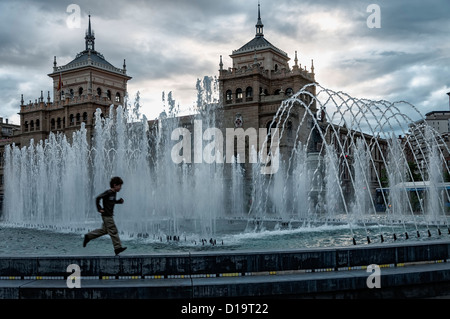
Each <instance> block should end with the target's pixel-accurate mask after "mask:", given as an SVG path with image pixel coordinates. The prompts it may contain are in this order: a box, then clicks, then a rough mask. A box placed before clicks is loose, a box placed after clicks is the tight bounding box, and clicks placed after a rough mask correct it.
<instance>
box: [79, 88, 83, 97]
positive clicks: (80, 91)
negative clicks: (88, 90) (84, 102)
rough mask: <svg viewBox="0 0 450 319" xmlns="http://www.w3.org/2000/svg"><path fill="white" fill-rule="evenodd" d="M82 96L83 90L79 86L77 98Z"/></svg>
mask: <svg viewBox="0 0 450 319" xmlns="http://www.w3.org/2000/svg"><path fill="white" fill-rule="evenodd" d="M82 95H83V88H82V87H81V86H80V87H79V88H78V96H82Z"/></svg>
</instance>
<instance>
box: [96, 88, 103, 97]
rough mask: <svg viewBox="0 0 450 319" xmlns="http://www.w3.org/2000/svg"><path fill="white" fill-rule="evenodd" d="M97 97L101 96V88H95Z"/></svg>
mask: <svg viewBox="0 0 450 319" xmlns="http://www.w3.org/2000/svg"><path fill="white" fill-rule="evenodd" d="M97 95H98V96H99V97H101V96H102V89H101V88H97Z"/></svg>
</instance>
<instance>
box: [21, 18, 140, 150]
mask: <svg viewBox="0 0 450 319" xmlns="http://www.w3.org/2000/svg"><path fill="white" fill-rule="evenodd" d="M48 76H49V77H51V78H52V80H53V102H52V101H51V97H50V92H48V93H47V97H46V98H44V94H43V92H42V91H41V96H40V97H39V98H38V99H36V100H35V101H34V102H33V101H31V100H30V101H29V103H27V104H25V101H24V98H23V95H22V99H21V105H20V113H19V115H20V123H21V131H22V132H21V135H20V139H19V140H18V143H20V144H21V145H22V146H26V145H28V144H29V142H30V140H31V139H34V140H35V141H39V140H45V139H47V138H48V136H49V134H50V132H53V133H63V134H65V135H66V136H67V138H68V139H70V138H71V136H72V133H73V132H75V131H77V130H79V129H80V127H81V123H85V127H86V129H87V136H88V138H89V137H91V135H92V129H93V125H94V122H95V116H94V114H95V112H96V110H97V109H98V108H99V109H101V111H102V113H103V114H108V110H109V107H110V106H111V105H115V106H117V105H123V99H124V97H125V95H126V93H127V82H128V80H130V79H131V77H130V76H128V75H127V70H126V65H125V60H124V62H123V68H122V69H120V68H116V67H115V66H113V65H112V64H111V63H109V62H108V61H107V60H106V59H105V57H104V56H103V55H102V54H101V53H100V52H99V51H97V50H95V35H94V31H93V30H92V28H91V17H90V16H89V26H88V29H87V31H86V36H85V49H84V50H83V51H81V52H80V53H78V54H77V55H76V57H75V59H74V60H72V61H71V62H69V63H67V64H66V65H62V66H58V65H57V62H56V57H55V58H54V62H53V72H52V73H50V74H48Z"/></svg>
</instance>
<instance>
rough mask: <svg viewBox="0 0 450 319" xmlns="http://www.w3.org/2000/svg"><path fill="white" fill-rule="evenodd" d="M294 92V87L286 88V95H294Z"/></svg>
mask: <svg viewBox="0 0 450 319" xmlns="http://www.w3.org/2000/svg"><path fill="white" fill-rule="evenodd" d="M292 94H294V90H293V89H292V88H288V89H286V95H287V96H290V95H292Z"/></svg>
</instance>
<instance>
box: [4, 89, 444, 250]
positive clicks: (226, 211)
mask: <svg viewBox="0 0 450 319" xmlns="http://www.w3.org/2000/svg"><path fill="white" fill-rule="evenodd" d="M311 85H314V86H316V91H317V92H318V93H317V94H316V95H312V94H311V93H310V91H309V90H308V88H309V86H311ZM210 90H211V89H210ZM212 102H213V101H211V97H210V96H209V97H208V101H207V103H205V104H204V105H206V107H204V108H203V109H201V110H200V111H199V112H198V114H196V115H195V116H191V117H190V119H191V122H190V124H193V123H194V121H195V124H198V123H201V127H200V130H199V129H198V127H196V128H194V131H195V130H196V131H195V132H191V133H194V134H195V133H199V134H201V136H203V138H205V137H204V136H205V135H204V134H203V133H204V132H205V131H206V130H207V129H214V128H215V126H216V125H217V123H218V122H219V121H218V119H219V118H220V117H219V116H217V114H218V112H220V109H221V108H220V106H219V105H218V104H217V103H212ZM125 106H126V107H122V106H119V107H117V108H114V107H111V108H110V113H109V116H108V117H106V118H104V117H102V115H101V114H100V112H97V113H96V115H95V116H96V118H95V133H94V138H93V139H92V141H90V140H88V137H87V136H86V129H85V127H84V124H83V125H82V127H81V129H80V130H79V131H78V132H76V133H74V134H73V136H72V137H71V138H67V137H65V136H63V135H53V134H51V135H50V137H49V139H48V140H45V141H31V143H30V145H29V146H26V147H22V148H21V149H19V148H18V147H16V146H15V145H12V146H9V147H7V148H6V150H5V200H4V207H3V215H2V216H1V227H2V228H3V229H11V228H20V229H33V230H36V229H37V230H41V231H52V232H56V233H61V232H65V233H66V235H67V234H76V236H77V238H79V237H78V236H79V235H80V234H82V233H84V232H86V231H87V230H89V229H92V228H95V227H97V226H98V224H99V218H98V213H97V212H96V209H95V205H94V198H95V195H97V194H99V193H101V192H103V191H104V189H105V188H106V187H107V185H108V181H109V179H110V177H111V176H115V175H118V176H121V177H122V178H123V180H124V182H125V183H124V187H123V189H122V193H121V197H123V198H124V199H125V205H123V206H120V207H117V212H116V217H115V218H116V222H117V224H118V225H120V226H119V229H120V230H121V231H122V236H123V238H124V239H125V240H130V241H133V240H134V241H139V243H142V241H145V240H146V241H147V243H150V244H153V245H155V244H158V245H159V244H161V245H163V244H164V243H166V242H169V243H170V245H171V246H170V245H169V246H165V247H164V248H161V249H166V248H167V249H169V250H170V249H175V250H176V249H181V248H180V247H184V248H186V247H187V249H195V248H194V247H204V246H205V243H207V246H208V247H210V246H215V247H214V249H221V248H219V246H224V247H225V248H231V249H242V248H244V249H253V248H255V247H256V248H258V247H260V248H264V249H265V248H267V247H269V246H270V244H271V243H277V245H278V246H274V247H283V248H286V247H327V246H336V245H337V246H339V245H351V244H361V243H365V242H367V243H372V242H385V241H391V242H392V241H397V240H408V239H410V240H413V238H415V240H426V239H428V238H430V237H434V238H435V237H436V236H443V232H442V229H444V228H446V229H448V228H449V226H448V216H447V215H448V213H447V210H448V203H449V201H450V199H449V194H448V191H447V189H448V185H449V184H447V183H445V182H444V176H445V173H448V168H447V167H446V166H445V167H444V166H443V165H442V163H443V161H444V156H443V152H444V151H447V152H448V149H447V146H446V144H445V142H444V141H442V138H441V136H440V135H439V134H437V133H436V132H434V131H433V130H432V129H431V128H429V127H419V126H417V125H416V124H414V123H415V122H414V120H413V118H415V119H417V118H423V117H422V116H421V114H420V112H419V111H418V110H417V108H415V107H414V106H413V105H410V104H409V103H406V102H396V103H390V102H388V101H372V100H367V99H356V98H353V97H351V96H349V95H347V94H345V93H343V92H334V91H332V90H329V89H326V88H323V87H321V86H320V85H318V84H309V85H307V86H305V87H304V88H303V89H302V90H300V91H299V92H297V93H296V94H294V95H292V96H290V97H289V98H287V99H286V100H285V101H284V102H283V103H282V104H281V105H280V107H279V109H278V111H277V112H276V114H275V116H274V118H273V124H274V125H273V127H274V128H275V127H276V133H277V134H279V141H280V143H281V144H282V145H285V144H286V143H288V144H289V143H290V145H291V147H290V148H287V150H288V151H284V154H280V153H279V152H280V148H278V147H275V148H272V147H271V146H272V143H273V142H274V140H275V138H272V135H269V134H268V135H266V136H259V138H260V141H261V140H262V141H263V142H264V143H263V144H262V145H263V147H261V148H260V149H259V151H257V150H256V149H255V147H252V148H251V149H249V150H248V154H249V157H248V158H247V161H246V162H244V163H243V161H242V159H241V158H239V157H233V158H232V160H231V163H230V162H228V161H226V160H224V159H225V155H226V150H225V149H218V147H217V146H218V145H220V144H217V139H216V144H208V146H209V147H212V146H216V147H215V148H206V147H205V148H203V146H204V144H206V143H205V140H200V142H198V139H196V137H195V136H193V139H194V143H192V145H193V148H192V150H193V153H194V156H193V157H192V158H194V161H193V162H192V161H187V160H182V161H180V162H174V160H173V158H174V157H173V156H174V154H175V155H180V154H181V153H180V149H178V148H177V149H174V145H175V144H176V143H179V142H178V140H177V138H178V136H179V135H178V133H183V132H184V133H186V132H187V131H186V130H183V129H182V123H181V122H180V121H181V118H180V117H177V113H176V112H175V111H174V108H173V106H174V105H173V103H172V105H171V108H170V110H169V114H164V116H161V117H160V118H159V119H158V120H157V121H151V122H149V121H147V119H146V118H145V116H140V114H139V108H138V107H135V108H134V109H131V107H129V106H127V105H126V104H125ZM313 106H314V107H313ZM299 108H302V109H304V110H305V111H304V112H303V115H302V116H301V117H300V118H299V119H298V121H299V125H298V126H297V127H292V126H290V125H289V118H290V117H291V116H293V114H295V112H296V110H297V109H299ZM316 109H317V110H319V113H317V112H315V111H313V110H316ZM297 114H298V113H297ZM300 114H301V113H300ZM149 123H150V124H149ZM409 125H412V126H411V127H410V126H409ZM191 126H192V125H191ZM271 127H272V126H271ZM305 128H306V131H307V132H309V133H308V135H307V136H304V135H302V134H303V133H302V132H304V131H305ZM219 131H220V130H219ZM413 131H414V132H415V133H414V134H412V132H413ZM174 132H176V134H175V136H176V138H175V139H174V138H173V136H174ZM209 132H216V133H215V134H216V137H217V136H218V134H219V133H218V131H214V130H212V131H209ZM271 132H275V130H274V131H271ZM398 135H402V136H405V138H403V139H402V140H400V139H398V138H396V136H398ZM274 136H275V135H273V137H274ZM286 141H287V142H286ZM186 142H187V141H186ZM189 142H190V140H189ZM283 143H285V144H283ZM187 145H191V144H190V143H188V144H187ZM419 145H420V147H418V146H419ZM268 146H270V152H271V154H270V156H271V157H270V159H271V163H268V162H267V161H264V160H261V159H262V158H263V157H264V156H267V154H262V153H263V152H262V151H261V149H264V150H266V149H267V148H268ZM197 151H200V152H202V154H206V155H208V154H209V155H211V151H215V153H214V156H212V157H211V158H209V160H208V162H207V161H206V160H205V156H204V158H203V160H202V161H201V162H196V161H195V155H196V154H197V153H196V152H197ZM174 152H175V153H174ZM188 155H191V154H187V152H186V150H183V156H188ZM250 158H253V159H255V158H257V159H259V161H253V162H250V160H249V159H250ZM275 159H277V160H279V167H277V170H276V172H275V173H274V174H262V173H261V172H262V169H263V168H267V167H270V166H271V165H272V167H273V165H275V164H274V163H275V162H274V161H275ZM4 233H5V231H3V232H0V236H1V234H4ZM449 233H450V230H449ZM421 235H422V236H421ZM71 240H73V238H72V239H71ZM77 240H78V239H77ZM173 242H176V243H175V244H174V243H173ZM136 245H138V244H136ZM174 245H175V246H174ZM183 245H184V246H183ZM227 245H228V246H227ZM128 246H130V245H128ZM174 247H175V248H174Z"/></svg>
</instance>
